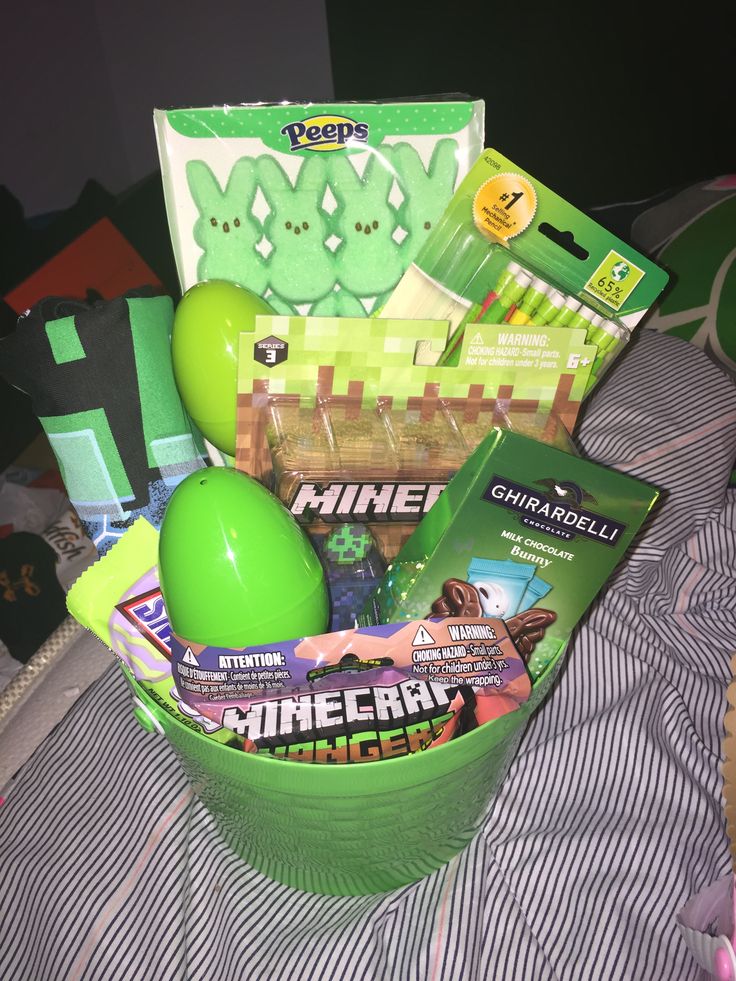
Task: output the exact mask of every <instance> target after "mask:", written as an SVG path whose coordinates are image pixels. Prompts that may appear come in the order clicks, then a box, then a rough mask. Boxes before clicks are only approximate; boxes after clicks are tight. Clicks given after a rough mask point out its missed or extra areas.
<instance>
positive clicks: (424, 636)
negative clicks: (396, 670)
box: [411, 627, 435, 647]
mask: <svg viewBox="0 0 736 981" xmlns="http://www.w3.org/2000/svg"><path fill="white" fill-rule="evenodd" d="M434 642H435V640H434V637H433V636H432V634H431V633H430V632H429V631H428V630H427V628H426V627H420V628H419V630H417V632H416V634H415V635H414V640H413V641H412V642H411V646H412V647H424V646H425V645H426V644H434Z"/></svg>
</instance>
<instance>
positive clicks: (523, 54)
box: [327, 0, 736, 208]
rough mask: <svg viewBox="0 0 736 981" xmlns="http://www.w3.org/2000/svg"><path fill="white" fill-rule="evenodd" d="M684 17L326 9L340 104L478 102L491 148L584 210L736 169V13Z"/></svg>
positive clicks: (579, 9) (380, 3) (547, 10)
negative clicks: (399, 98)
mask: <svg viewBox="0 0 736 981" xmlns="http://www.w3.org/2000/svg"><path fill="white" fill-rule="evenodd" d="M682 9H683V8H682V7H681V6H679V5H676V4H674V3H673V4H671V5H670V7H669V11H668V10H667V7H666V6H665V5H664V4H647V3H646V2H644V3H641V2H640V3H601V2H593V3H586V4H569V3H544V4H543V3H538V2H527V3H514V4H503V3H490V2H485V3H480V2H476V0H455V2H447V3H446V4H445V5H442V6H440V5H435V4H432V3H431V2H430V3H425V4H417V3H414V2H409V3H401V2H400V0H394V2H391V3H389V2H387V0H375V2H372V3H371V4H370V5H369V6H364V5H362V4H357V3H345V2H341V0H327V22H328V28H329V37H330V52H331V57H332V75H333V81H334V86H335V94H336V95H337V96H338V97H339V98H345V97H352V98H380V97H382V96H390V95H396V94H397V93H399V94H401V93H410V92H411V93H420V92H445V91H448V92H456V91H465V92H469V93H471V94H472V95H477V96H480V97H482V98H483V99H485V102H486V145H487V146H493V147H496V148H497V149H499V150H501V152H502V153H503V154H504V155H505V156H507V157H509V158H510V159H511V160H513V161H514V162H517V163H518V164H519V165H520V166H521V167H523V168H524V169H525V170H528V171H530V172H531V173H532V174H534V175H535V176H536V177H538V178H539V179H540V180H541V181H542V182H543V183H545V184H547V185H549V186H550V187H551V188H553V189H554V190H555V191H556V192H557V193H558V194H561V195H562V196H563V197H565V198H567V199H568V200H570V201H571V202H572V203H573V204H576V205H577V206H578V207H581V208H589V207H591V206H594V205H599V204H609V203H612V202H615V201H627V200H639V199H642V198H647V197H650V196H651V195H653V194H656V193H657V192H659V191H662V190H665V189H667V188H668V187H673V186H677V185H680V184H684V183H690V182H692V181H695V180H698V179H700V178H704V177H712V176H715V175H717V174H721V173H724V172H729V171H730V169H731V168H733V166H734V148H735V147H736V132H735V129H734V116H735V112H734V108H735V101H734V75H735V74H736V58H735V57H734V55H735V53H736V45H735V44H734V34H733V30H732V28H729V27H727V24H731V23H732V22H733V19H734V9H735V8H734V7H733V4H731V5H730V11H729V13H728V17H727V16H726V11H727V9H728V7H727V6H726V4H717V3H708V2H706V3H694V4H688V5H686V7H685V8H684V9H685V10H686V16H681V15H680V14H679V13H678V11H679V10H682ZM367 11H369V13H367ZM388 25H390V27H389V26H388Z"/></svg>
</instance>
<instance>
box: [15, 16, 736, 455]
mask: <svg viewBox="0 0 736 981" xmlns="http://www.w3.org/2000/svg"><path fill="white" fill-rule="evenodd" d="M655 7H656V8H659V9H652V8H655ZM727 11H728V7H727V6H726V5H725V4H714V3H700V4H698V5H691V6H690V7H688V8H687V16H686V17H680V16H679V15H678V14H677V13H676V12H675V8H674V6H673V7H672V8H671V9H670V11H669V13H667V12H666V10H665V9H664V8H661V7H660V5H652V6H651V7H649V6H648V5H632V4H600V3H598V4H586V5H571V4H564V5H563V4H556V5H553V4H548V3H547V4H542V3H537V2H531V3H526V4H524V5H502V4H491V3H488V2H486V3H478V2H475V0H456V2H454V3H445V4H436V3H426V2H425V3H416V2H413V0H410V2H401V0H393V2H391V3H389V2H386V0H373V2H371V3H370V4H358V3H356V2H350V0H281V2H278V0H270V2H258V3H257V2H253V0H218V3H217V4H214V5H211V6H206V5H204V6H203V5H202V4H201V3H199V2H195V0H180V2H179V3H177V4H176V5H175V6H171V5H168V4H167V5H160V6H159V5H156V4H150V3H147V2H146V3H144V0H128V2H127V3H126V4H124V5H115V4H112V3H110V2H109V0H72V2H70V3H67V4H58V3H56V2H51V0H36V2H34V3H31V4H25V5H22V4H20V3H18V2H15V3H14V4H13V6H12V8H11V7H6V8H4V11H3V40H4V42H5V43H4V44H3V57H2V59H0V99H1V100H2V102H1V103H0V108H1V109H2V116H3V141H2V152H1V157H0V164H1V169H0V255H1V256H2V262H1V263H0V296H2V295H4V294H5V293H7V292H8V291H9V290H10V289H12V288H13V287H14V286H15V285H17V284H18V283H20V282H22V280H24V279H25V278H26V276H28V275H29V274H30V273H31V272H33V271H34V270H35V269H37V268H38V267H39V266H40V265H42V264H43V262H45V261H46V260H48V259H50V258H51V257H52V256H53V255H55V254H56V252H58V251H59V250H60V249H61V248H63V246H64V245H65V244H67V243H68V242H69V241H71V240H72V239H73V238H75V237H76V235H78V234H80V233H81V232H82V231H83V230H84V229H85V228H87V227H89V225H90V224H92V223H93V222H94V221H96V220H97V219H98V218H100V217H102V216H104V215H107V216H109V217H110V218H111V219H112V220H113V222H114V223H115V224H116V225H117V226H118V227H119V228H120V229H121V231H122V232H123V233H124V234H125V236H126V237H127V238H128V239H129V240H130V242H131V243H132V244H133V245H134V246H135V248H136V249H137V250H138V251H139V252H140V253H141V255H142V256H143V257H144V259H145V260H146V261H147V262H148V263H149V265H150V266H151V267H152V268H153V269H154V271H155V272H156V273H157V274H158V276H159V277H160V278H161V279H162V281H163V282H164V283H165V285H166V286H167V288H168V289H169V291H170V292H171V293H172V294H174V295H176V293H177V291H178V283H177V279H176V273H175V269H174V264H173V257H172V254H171V248H170V244H169V238H168V228H167V223H166V215H165V211H164V207H163V197H162V193H161V186H160V177H159V175H158V172H157V167H158V160H157V154H156V145H155V139H154V133H153V125H152V119H151V112H152V109H153V108H154V107H167V106H184V105H207V104H222V103H227V102H255V101H260V100H263V101H271V100H279V99H289V100H305V99H306V100H329V99H332V98H336V99H340V100H344V99H373V98H387V97H395V96H408V95H421V94H431V93H438V92H445V91H450V92H458V91H464V92H467V93H469V94H471V95H473V96H476V97H479V98H483V99H485V102H486V143H487V145H490V146H496V147H497V148H498V149H500V150H501V151H502V152H503V153H504V154H505V155H506V156H508V157H510V158H511V159H512V160H514V161H516V162H518V164H519V165H520V166H521V167H523V168H525V169H526V170H529V171H530V172H531V173H533V174H534V175H535V176H537V177H538V178H539V179H540V180H541V181H543V182H544V183H545V184H548V185H549V186H550V187H552V188H553V189H554V190H555V191H557V192H558V193H560V194H562V195H563V196H564V197H566V198H568V199H569V200H570V201H571V202H573V203H574V204H576V205H578V206H579V207H582V208H584V209H585V208H591V207H595V206H598V205H605V204H610V203H613V202H622V201H642V200H644V199H646V198H648V197H650V196H652V195H655V194H658V193H659V192H662V191H664V190H667V189H669V188H676V187H678V186H681V185H684V184H687V183H690V182H693V181H696V180H699V179H703V178H707V177H712V176H715V175H717V174H720V173H725V172H731V171H733V169H734V166H735V161H734V146H736V139H735V135H736V134H735V133H734V86H733V80H732V79H733V73H734V64H735V63H736V60H735V59H734V53H735V46H734V42H733V38H732V34H731V31H730V29H729V28H727V24H728V23H730V22H731V21H732V20H733V16H732V14H733V12H732V10H731V11H729V13H728V17H727ZM621 214H625V215H626V216H627V218H628V215H629V214H630V211H626V212H619V213H618V219H617V216H616V213H615V212H613V211H611V212H609V211H607V212H604V217H603V218H602V219H600V218H599V220H602V221H603V222H604V223H608V224H609V225H615V223H616V221H617V220H618V221H619V222H621V221H622V219H621ZM615 230H616V231H618V232H619V233H620V234H622V235H623V236H624V237H626V229H625V227H623V226H621V225H619V227H615ZM14 322H15V318H14V315H12V314H11V313H10V311H9V310H8V309H7V308H5V309H3V307H2V304H0V335H2V334H3V333H7V332H8V331H9V330H11V329H12V328H13V326H14ZM0 418H2V420H3V424H2V427H1V430H0V431H1V433H2V435H1V436H0V468H2V467H4V466H6V465H7V464H8V463H9V462H10V461H11V460H12V459H13V458H14V457H15V455H17V453H18V452H19V451H20V450H22V449H23V447H24V446H25V445H26V444H27V443H28V442H29V440H30V439H31V438H32V437H33V435H34V434H35V432H36V431H37V424H36V423H35V421H34V419H33V416H32V413H31V412H30V408H29V405H28V400H27V399H26V398H25V397H24V396H22V395H21V394H20V393H18V392H16V391H15V390H11V389H10V388H9V387H8V386H7V385H6V384H5V383H4V382H2V381H0Z"/></svg>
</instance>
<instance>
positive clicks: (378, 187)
mask: <svg viewBox="0 0 736 981" xmlns="http://www.w3.org/2000/svg"><path fill="white" fill-rule="evenodd" d="M154 125H155V129H156V137H157V141H158V147H159V155H160V159H161V169H162V177H163V183H164V194H165V199H166V210H167V214H168V218H169V227H170V231H171V238H172V244H173V247H174V254H175V257H176V263H177V268H178V272H179V279H180V282H181V286H182V289H188V288H189V287H191V286H193V285H194V284H195V283H196V282H198V281H200V280H202V279H205V278H224V279H228V280H231V281H233V282H237V283H239V284H240V285H242V286H245V287H247V288H250V289H252V290H254V291H255V292H257V293H259V294H261V295H263V296H265V297H267V298H269V299H270V300H271V302H272V304H273V306H274V309H276V310H278V311H288V312H293V313H297V312H298V313H306V312H311V313H313V314H319V315H340V316H356V315H363V313H367V312H372V311H373V310H375V309H377V308H378V307H379V306H381V305H382V303H383V301H384V300H385V298H386V296H387V295H388V294H389V293H390V291H391V290H392V289H393V288H394V287H395V285H396V284H397V283H398V281H399V279H400V278H401V276H402V275H403V272H404V270H405V269H406V268H407V266H408V265H409V263H410V262H411V261H412V260H413V258H414V256H415V255H416V253H417V252H418V251H419V249H420V248H421V246H422V244H423V242H424V241H425V240H426V238H427V237H428V236H429V234H430V233H431V231H432V229H433V228H434V227H435V226H436V224H437V222H438V220H439V218H440V216H441V214H442V212H443V211H444V208H445V206H446V205H447V203H448V202H449V200H450V198H451V197H452V194H453V191H454V189H455V187H456V185H457V183H458V182H459V181H460V180H461V179H462V178H463V177H464V175H465V174H466V173H467V171H468V170H469V168H470V166H471V164H472V163H473V161H474V160H475V158H476V157H477V156H478V154H479V153H480V151H481V149H482V145H483V129H484V105H483V103H482V102H481V101H478V100H475V101H473V100H470V99H465V98H458V97H456V96H452V97H444V98H443V97H439V98H435V99H433V100H418V101H412V102H403V103H370V104H361V103H343V104H339V105H338V104H322V105H312V104H281V105H272V106H268V105H259V106H254V105H245V106H226V107H215V106H212V107H206V108H201V109H175V110H166V111H164V110H156V111H155V113H154Z"/></svg>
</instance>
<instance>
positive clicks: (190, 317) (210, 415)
mask: <svg viewBox="0 0 736 981" xmlns="http://www.w3.org/2000/svg"><path fill="white" fill-rule="evenodd" d="M266 313H273V310H272V309H271V307H269V305H268V304H267V303H266V301H265V300H262V299H261V297H260V296H256V294H255V293H251V291H250V290H246V289H244V288H243V287H242V286H237V285H236V284H235V283H228V282H227V281H226V280H224V279H212V280H208V281H207V282H204V283H197V285H196V286H193V287H192V288H191V289H190V290H187V292H186V293H185V294H184V296H183V297H182V298H181V302H180V303H179V306H178V307H177V308H176V314H175V316H174V329H173V333H172V335H171V356H172V360H173V364H174V377H175V378H176V385H177V388H178V389H179V394H180V395H181V400H182V402H183V403H184V405H185V406H186V410H187V412H188V413H189V415H190V416H191V417H192V419H193V420H194V422H195V423H196V425H197V426H198V428H199V429H200V431H201V432H202V433H204V435H205V436H206V437H207V439H208V440H209V441H210V443H213V444H214V445H215V446H216V447H217V448H218V450H222V452H223V453H229V454H230V455H231V456H233V455H234V454H235V427H236V407H237V387H238V343H239V335H240V333H241V331H248V332H252V331H254V330H255V326H256V317H257V316H258V315H259V314H266Z"/></svg>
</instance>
